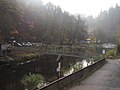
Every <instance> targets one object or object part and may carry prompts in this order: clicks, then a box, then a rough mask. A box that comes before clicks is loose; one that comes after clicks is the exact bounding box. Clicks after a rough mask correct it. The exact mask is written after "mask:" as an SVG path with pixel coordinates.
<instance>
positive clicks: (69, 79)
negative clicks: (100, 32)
mask: <svg viewBox="0 0 120 90" xmlns="http://www.w3.org/2000/svg"><path fill="white" fill-rule="evenodd" d="M105 62H106V60H105V59H101V60H99V61H97V62H96V63H94V64H92V65H90V66H88V67H86V68H83V69H81V70H79V71H77V72H75V73H73V74H70V75H68V76H66V77H63V78H60V79H58V80H56V81H54V82H52V83H50V84H48V85H46V86H44V87H42V88H41V89H38V90H63V88H64V87H66V86H67V85H69V84H71V83H73V82H74V81H76V80H81V79H83V78H85V77H86V76H88V75H89V74H90V73H92V72H93V71H95V70H97V69H98V68H100V67H101V66H102V65H103V64H105Z"/></svg>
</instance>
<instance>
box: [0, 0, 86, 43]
mask: <svg viewBox="0 0 120 90" xmlns="http://www.w3.org/2000/svg"><path fill="white" fill-rule="evenodd" d="M86 36H87V32H86V25H85V22H84V20H83V19H82V18H81V16H80V15H78V16H73V15H71V14H69V13H68V12H66V11H62V10H61V8H60V7H59V6H55V5H53V4H52V3H47V4H45V5H43V3H42V1H40V0H39V1H38V0H32V2H30V0H0V41H4V42H8V41H10V40H11V38H12V37H14V38H15V40H17V41H18V42H22V41H31V42H43V43H65V42H67V43H71V42H79V41H80V40H84V39H85V38H86Z"/></svg>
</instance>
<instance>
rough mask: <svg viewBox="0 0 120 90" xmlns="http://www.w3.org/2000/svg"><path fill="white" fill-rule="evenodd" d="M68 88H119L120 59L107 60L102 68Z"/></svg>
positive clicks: (87, 89)
mask: <svg viewBox="0 0 120 90" xmlns="http://www.w3.org/2000/svg"><path fill="white" fill-rule="evenodd" d="M70 90H120V60H108V63H107V64H105V65H104V66H103V67H102V68H100V69H99V70H98V71H96V72H95V73H93V74H92V75H91V76H89V77H87V78H86V79H85V80H83V81H82V82H81V83H80V85H79V86H75V87H73V88H71V89H70Z"/></svg>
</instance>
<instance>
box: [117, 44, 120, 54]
mask: <svg viewBox="0 0 120 90" xmlns="http://www.w3.org/2000/svg"><path fill="white" fill-rule="evenodd" d="M117 53H118V54H120V44H118V45H117Z"/></svg>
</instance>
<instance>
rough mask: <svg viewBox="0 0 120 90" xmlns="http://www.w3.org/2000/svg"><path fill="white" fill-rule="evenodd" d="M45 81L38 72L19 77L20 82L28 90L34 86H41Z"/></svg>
mask: <svg viewBox="0 0 120 90" xmlns="http://www.w3.org/2000/svg"><path fill="white" fill-rule="evenodd" d="M44 82H45V79H44V77H43V76H42V75H40V74H31V73H29V75H25V76H23V78H22V79H21V83H22V84H23V85H24V86H25V88H26V89H28V90H33V89H34V88H35V87H36V86H38V84H39V87H41V86H43V85H44Z"/></svg>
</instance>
